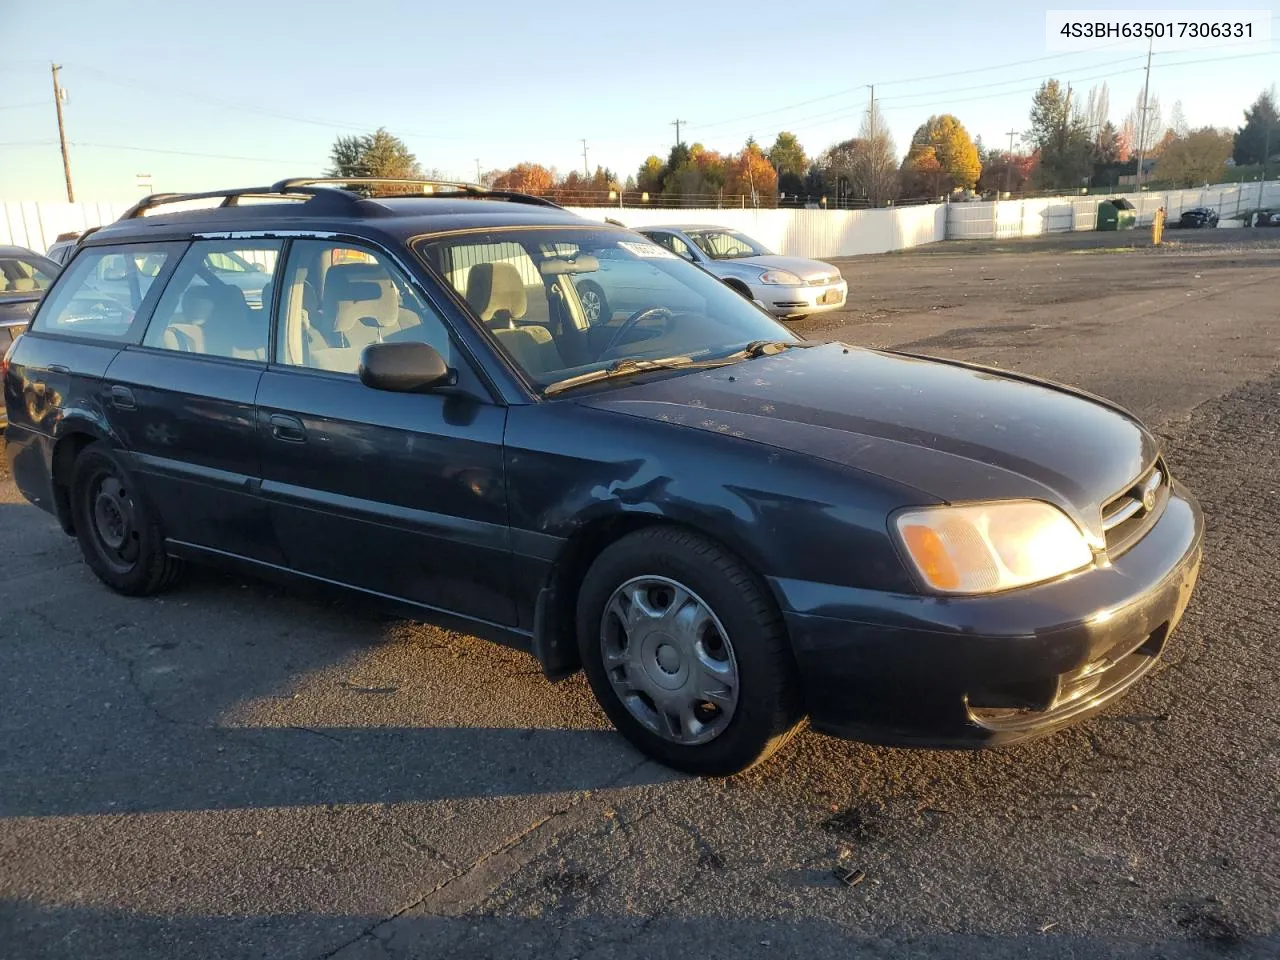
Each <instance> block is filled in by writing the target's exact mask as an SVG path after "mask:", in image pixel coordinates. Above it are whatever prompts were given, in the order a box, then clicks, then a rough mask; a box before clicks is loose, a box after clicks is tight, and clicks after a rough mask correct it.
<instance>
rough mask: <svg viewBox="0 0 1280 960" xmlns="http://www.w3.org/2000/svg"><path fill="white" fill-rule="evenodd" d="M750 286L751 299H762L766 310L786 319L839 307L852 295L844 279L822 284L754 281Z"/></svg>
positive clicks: (838, 308)
mask: <svg viewBox="0 0 1280 960" xmlns="http://www.w3.org/2000/svg"><path fill="white" fill-rule="evenodd" d="M750 286H751V297H752V299H753V300H759V301H760V302H761V303H762V304H764V308H765V309H766V310H768V311H769V312H770V313H772V314H773V315H774V316H775V317H780V318H783V319H785V318H787V317H806V316H809V315H810V314H814V313H826V312H827V311H829V310H840V309H842V308H843V307H844V305H845V301H846V300H847V299H848V297H849V284H848V282H847V281H845V280H837V281H835V282H834V283H826V284H822V285H821V286H810V285H808V284H799V285H797V286H780V285H778V284H776V283H753V284H751V285H750Z"/></svg>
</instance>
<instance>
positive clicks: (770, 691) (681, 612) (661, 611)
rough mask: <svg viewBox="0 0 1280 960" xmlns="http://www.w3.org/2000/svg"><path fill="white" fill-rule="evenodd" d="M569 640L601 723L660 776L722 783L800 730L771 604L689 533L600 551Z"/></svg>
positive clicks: (796, 693) (673, 531) (660, 530)
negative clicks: (655, 765) (659, 769)
mask: <svg viewBox="0 0 1280 960" xmlns="http://www.w3.org/2000/svg"><path fill="white" fill-rule="evenodd" d="M646 591H651V592H646ZM664 593H665V594H666V595H667V597H669V598H670V599H667V600H666V601H665V602H664V599H663V594H664ZM633 596H634V597H637V598H638V601H637V602H633V601H632V600H631V599H630V598H631V597H633ZM650 598H652V599H650ZM637 611H638V612H637ZM698 631H701V632H700V633H699V632H698ZM577 633H578V646H579V651H580V653H581V655H582V663H583V667H584V669H585V672H586V674H587V679H588V681H589V682H590V684H591V689H592V691H593V692H594V693H595V696H596V699H597V700H598V701H599V703H600V705H601V707H602V708H603V709H604V711H605V713H606V714H608V716H609V719H610V720H612V721H613V724H614V726H615V727H617V729H618V731H619V732H620V733H621V734H622V735H623V736H625V737H626V738H627V739H628V740H630V741H631V742H632V743H633V744H634V745H635V746H636V747H638V748H639V749H640V750H641V751H642V752H644V753H645V754H647V755H649V756H650V757H653V758H654V759H655V760H658V761H659V762H661V763H664V764H666V765H667V766H669V767H674V768H675V769H677V770H682V771H684V772H686V773H692V774H697V775H699V776H728V775H730V774H734V773H737V772H739V771H741V770H745V769H747V768H748V767H751V766H754V765H755V764H758V763H760V762H762V761H764V760H765V759H767V758H768V757H769V756H771V755H772V754H774V753H775V752H777V751H778V750H779V749H780V748H781V747H782V746H783V745H784V744H786V743H787V741H789V740H790V739H791V737H792V736H793V735H794V734H795V732H796V730H798V729H799V725H800V721H801V720H802V719H803V708H802V705H801V697H800V685H799V679H798V677H797V672H796V666H795V661H794V659H793V657H792V653H791V645H790V642H789V640H788V637H787V633H786V628H785V626H784V624H783V620H782V615H781V614H780V613H779V611H778V608H777V605H776V604H775V603H774V601H773V597H772V596H771V595H770V594H769V592H768V589H767V588H766V587H765V585H764V584H763V583H761V581H760V580H759V578H758V577H756V576H755V574H754V573H752V572H751V571H750V570H749V569H748V568H747V567H746V565H745V564H743V563H742V561H740V560H739V559H738V558H737V557H735V556H734V555H733V554H731V553H730V552H729V551H728V550H726V549H725V548H724V547H722V546H721V545H719V544H717V543H714V542H712V541H710V540H707V539H706V538H704V537H701V536H699V535H697V534H695V533H692V532H689V531H685V530H680V529H677V528H674V527H650V528H648V529H645V530H640V531H638V532H636V533H633V534H630V535H628V536H626V537H624V538H622V539H621V540H619V541H618V542H616V543H614V544H613V545H611V546H609V547H608V548H606V549H605V550H604V552H603V553H601V554H600V556H599V557H598V558H597V559H596V561H595V563H594V564H592V566H591V569H590V570H589V571H588V572H587V575H586V577H585V578H584V580H583V582H582V588H581V590H580V592H579V594H578V610H577ZM655 683H656V685H655ZM704 693H706V694H707V696H703V694H704ZM667 697H670V699H666V698H667ZM664 717H665V719H664Z"/></svg>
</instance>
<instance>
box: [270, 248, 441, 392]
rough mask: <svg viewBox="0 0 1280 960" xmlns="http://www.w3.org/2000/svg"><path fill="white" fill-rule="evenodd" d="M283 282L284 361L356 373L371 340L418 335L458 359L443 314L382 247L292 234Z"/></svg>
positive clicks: (280, 344) (279, 348) (279, 352)
mask: <svg viewBox="0 0 1280 960" xmlns="http://www.w3.org/2000/svg"><path fill="white" fill-rule="evenodd" d="M280 282H281V284H282V285H283V290H282V294H281V297H280V318H279V323H278V324H277V342H276V359H277V361H278V362H279V363H283V364H286V365H288V366H292V367H309V368H311V369H313V370H327V371H330V372H332V373H346V374H352V375H354V374H355V373H356V372H357V371H358V370H359V368H360V355H361V353H363V352H364V348H365V347H366V346H368V345H369V344H371V343H389V342H395V341H399V340H416V341H419V342H422V343H429V344H431V346H433V347H435V348H436V350H437V351H439V353H440V355H441V356H442V357H444V361H445V363H446V364H448V365H449V366H454V365H455V364H454V359H453V353H452V350H451V348H450V342H449V333H448V328H447V327H446V326H445V324H444V321H442V320H441V319H440V317H439V316H437V314H436V312H435V310H434V309H432V308H431V307H430V306H429V305H428V304H427V303H426V302H425V301H424V300H423V299H422V298H421V297H420V296H419V295H418V293H417V291H416V290H415V289H414V287H413V285H412V284H411V283H410V282H409V280H408V279H407V278H406V277H405V275H404V273H402V272H401V271H400V269H399V268H398V267H397V266H396V265H395V264H394V263H391V262H390V261H389V260H388V259H387V258H386V257H384V256H383V255H382V254H379V253H375V252H374V251H372V250H369V249H365V248H356V247H352V246H350V245H349V244H337V243H330V242H327V241H323V240H295V241H294V243H293V245H292V246H291V247H290V250H289V260H288V263H287V264H286V265H285V269H284V272H283V273H282V274H281V280H280Z"/></svg>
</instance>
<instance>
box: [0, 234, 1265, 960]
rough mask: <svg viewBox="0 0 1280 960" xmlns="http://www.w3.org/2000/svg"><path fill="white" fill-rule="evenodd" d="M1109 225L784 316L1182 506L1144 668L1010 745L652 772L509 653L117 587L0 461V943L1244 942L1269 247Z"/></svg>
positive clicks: (343, 608)
mask: <svg viewBox="0 0 1280 960" xmlns="http://www.w3.org/2000/svg"><path fill="white" fill-rule="evenodd" d="M1116 237H1119V238H1120V239H1118V240H1117V239H1116ZM1131 242H1132V241H1131V240H1130V239H1129V236H1128V235H1112V236H1111V237H1110V238H1101V239H1099V238H1098V237H1097V236H1096V235H1095V236H1091V237H1086V238H1065V239H1054V240H1045V241H1030V242H1008V243H1003V242H1000V243H995V244H986V245H982V244H963V245H961V244H946V245H939V246H936V247H931V248H927V249H923V250H919V251H915V252H912V253H907V254H896V255H887V256H882V257H870V258H861V259H858V260H848V261H841V262H840V266H841V268H842V270H843V271H844V273H845V276H846V277H847V278H848V280H849V282H850V287H851V304H852V307H851V308H850V309H849V310H846V311H844V312H842V313H839V314H829V315H826V316H824V317H815V318H810V319H809V320H805V321H802V322H801V323H800V324H798V329H800V330H801V331H802V332H803V333H805V334H806V335H808V336H811V337H837V338H842V339H845V340H848V341H849V342H853V343H859V344H867V345H874V346H893V347H896V348H899V349H904V350H910V351H915V352H921V353H936V354H943V355H948V356H957V357H961V358H964V359H968V360H975V361H980V362H985V363H992V364H997V365H999V366H1002V367H1006V368H1016V369H1018V370H1023V371H1027V372H1032V373H1036V374H1040V375H1044V376H1048V377H1052V378H1055V379H1060V380H1064V381H1067V382H1070V383H1073V384H1076V385H1079V386H1082V387H1084V388H1086V389H1089V390H1092V391H1094V392H1097V393H1101V394H1104V395H1107V396H1110V397H1113V398H1115V399H1117V400H1119V401H1120V402H1122V403H1124V404H1126V405H1128V406H1130V407H1131V408H1133V409H1135V410H1136V411H1137V412H1138V413H1140V414H1141V415H1142V416H1143V417H1144V418H1145V419H1146V420H1147V421H1148V423H1150V424H1151V425H1152V426H1153V427H1155V428H1156V430H1157V432H1158V433H1160V435H1161V436H1162V437H1163V438H1164V440H1165V441H1166V443H1167V449H1168V459H1169V461H1170V464H1171V466H1172V468H1173V470H1174V471H1175V473H1176V474H1177V475H1178V476H1179V477H1180V478H1181V479H1183V480H1184V481H1185V482H1186V483H1187V484H1188V485H1189V486H1190V487H1191V488H1192V489H1193V490H1194V491H1195V492H1196V494H1197V495H1198V496H1199V497H1200V498H1201V501H1202V503H1203V506H1204V508H1205V513H1206V516H1207V520H1208V540H1207V546H1206V551H1207V552H1206V559H1205V565H1204V568H1203V572H1202V575H1201V581H1200V587H1199V589H1198V591H1197V594H1196V596H1195V599H1194V600H1193V602H1192V604H1191V606H1190V608H1189V609H1188V612H1187V614H1186V617H1185V619H1184V621H1183V624H1182V626H1181V627H1180V629H1179V631H1178V632H1177V633H1176V634H1175V635H1174V637H1173V639H1172V641H1171V643H1170V647H1169V649H1168V652H1167V654H1166V658H1165V660H1164V662H1163V664H1162V665H1161V666H1160V667H1158V668H1157V670H1156V671H1155V672H1154V673H1153V674H1151V675H1150V676H1148V677H1147V678H1146V679H1145V680H1144V681H1143V682H1142V683H1140V684H1139V685H1137V686H1136V687H1135V688H1134V689H1133V691H1131V692H1130V694H1129V695H1128V697H1127V698H1125V699H1124V700H1123V701H1121V702H1120V703H1118V704H1116V705H1114V706H1113V707H1112V708H1111V709H1109V710H1108V711H1107V712H1106V713H1105V714H1103V715H1102V716H1100V717H1098V718H1096V719H1095V720H1093V721H1092V722H1090V723H1088V724H1086V725H1085V726H1082V727H1078V728H1075V729H1072V730H1068V731H1066V732H1064V733H1060V734H1058V735H1055V736H1053V737H1050V738H1047V739H1044V740H1040V741H1036V742H1034V743H1031V744H1028V745H1024V746H1019V747H1013V748H1007V749H1004V750H999V751H990V752H982V753H967V752H922V751H907V750H892V749H883V748H877V747H870V746H864V745H860V744H855V743H847V742H842V741H837V740H832V739H828V738H825V737H822V736H819V735H817V734H813V733H809V732H806V733H804V734H802V735H801V736H800V737H798V738H797V740H796V741H795V742H794V743H793V744H792V745H791V746H790V747H789V748H788V749H787V750H786V751H784V752H783V753H782V754H781V755H780V756H779V757H778V758H776V759H775V760H774V761H772V762H770V763H769V764H767V765H765V766H764V767H762V768H760V769H757V770H754V771H751V772H750V773H748V774H745V775H742V776H740V777H736V778H733V779H730V780H723V781H698V780H692V779H688V778H684V777H680V776H676V775H673V774H671V773H670V772H668V771H666V770H664V769H663V768H661V767H658V766H656V765H654V764H653V763H651V762H646V761H644V760H643V759H642V758H641V757H640V755H639V754H637V753H635V752H634V751H632V750H631V749H630V748H629V747H628V746H627V745H626V744H625V743H624V742H623V741H622V740H621V739H620V738H619V737H617V736H615V735H614V734H613V733H612V732H610V731H609V730H608V728H607V726H606V724H605V722H604V718H603V716H602V714H601V713H600V712H599V710H598V709H597V708H596V707H595V705H594V702H593V701H592V699H591V697H590V694H589V692H588V690H587V687H586V684H585V683H584V682H583V680H582V678H581V677H580V676H579V677H575V678H572V679H570V680H568V681H566V682H564V683H561V684H557V685H550V684H547V683H546V682H545V681H544V680H543V679H542V678H541V675H540V673H539V672H538V670H537V668H536V666H535V664H534V662H533V661H532V660H531V659H530V658H528V657H526V656H524V655H523V654H520V653H518V652H514V651H511V650H507V649H505V648H501V647H496V646H491V645H488V644H485V643H484V642H482V641H479V640H476V639H473V638H470V637H467V636H463V635H460V634H456V633H449V632H444V631H440V630H437V629H434V628H432V627H429V626H426V625H423V624H418V623H411V622H406V621H401V620H395V619H390V618H388V617H385V616H383V615H381V614H380V613H379V612H378V611H376V610H372V609H369V608H367V607H365V606H363V605H360V604H351V603H349V602H345V601H342V600H339V599H338V598H336V597H329V596H325V595H322V594H317V593H314V592H308V593H302V592H297V591H290V590H283V589H280V588H276V587H272V586H266V585H262V584H259V583H252V582H244V581H240V580H236V579H233V578H228V577H225V576H222V575H219V574H213V573H200V574H197V575H196V576H194V577H192V578H191V579H190V581H189V582H188V583H187V585H186V586H185V587H183V588H181V589H180V590H178V591H176V592H174V593H171V594H168V595H166V596H165V597H163V598H161V599H152V600H129V599H125V598H122V597H118V596H115V595H113V594H111V593H109V592H108V591H107V590H106V589H105V588H103V587H101V586H100V585H99V584H98V583H97V581H96V580H95V579H94V578H93V577H92V575H91V574H90V573H89V572H88V570H87V568H86V567H85V566H84V565H83V564H82V563H81V562H80V560H79V554H78V551H77V549H76V546H75V544H74V542H72V541H71V540H69V539H67V538H66V537H64V536H62V535H61V533H59V532H58V531H57V530H56V528H55V525H54V523H53V521H52V519H51V518H49V517H47V516H46V515H44V514H42V513H40V512H38V511H36V510H35V509H34V508H31V507H29V506H27V505H26V504H25V503H23V502H22V500H21V498H20V496H19V495H18V494H17V492H16V491H15V489H14V488H13V486H12V484H11V483H9V481H8V479H7V477H4V476H0V558H2V559H0V955H3V956H5V957H9V958H14V960H18V958H35V957H41V958H45V957H48V958H53V957H57V958H63V957H67V958H81V960H83V958H99V957H111V958H129V960H142V958H162V957H163V958H168V957H175V956H181V957H183V958H184V960H197V958H206V957H207V958H218V960H232V958H250V957H254V958H256V957H271V958H300V960H321V958H335V960H370V958H407V957H453V956H457V957H495V958H498V957H501V958H504V960H505V958H524V957H529V958H533V957H538V958H563V960H569V958H575V957H576V958H588V957H595V958H614V957H618V958H621V957H632V956H644V957H648V956H659V955H673V954H674V953H675V952H676V951H677V950H678V951H680V952H682V953H685V954H688V955H691V956H705V957H722V956H734V957H782V956H803V957H828V956H830V957H837V956H838V957H851V956H854V955H857V956H860V957H862V956H866V957H885V958H889V957H892V958H905V957H911V958H916V957H920V958H924V957H938V958H957V957H960V958H963V957H974V958H977V957H982V958H1006V957H1007V958H1012V957H1036V958H1041V957H1047V958H1069V957H1070V958H1093V957H1109V956H1115V957H1125V958H1138V957H1142V958H1155V957H1162V958H1166V960H1175V958H1192V957H1196V958H1198V957H1206V958H1208V957H1215V958H1216V957H1242V958H1255V957H1256V958H1263V957H1270V958H1274V957H1276V956H1277V955H1280V790H1278V789H1277V784H1280V706H1277V704H1278V703H1280V670H1277V667H1276V663H1277V636H1278V635H1280V578H1278V577H1277V574H1276V570H1277V569H1278V568H1280V496H1278V494H1277V490H1278V489H1280V488H1278V484H1280V237H1278V238H1277V239H1276V240H1271V239H1269V238H1267V237H1266V235H1263V236H1261V237H1260V236H1257V235H1256V234H1254V233H1253V232H1252V231H1243V230H1234V231H1231V230H1219V231H1206V232H1204V233H1203V234H1199V233H1198V234H1196V235H1193V236H1183V235H1179V236H1177V237H1176V238H1174V243H1173V244H1171V245H1170V246H1169V247H1167V248H1165V249H1162V250H1152V249H1145V248H1143V247H1141V246H1138V247H1137V248H1135V249H1127V247H1128V245H1129V244H1130V243H1131ZM1137 242H1138V243H1139V244H1140V243H1141V238H1138V241H1137ZM841 866H844V867H848V868H851V869H859V870H861V871H863V873H864V874H865V880H864V881H863V882H862V883H861V884H859V885H857V886H854V887H846V886H843V885H842V884H840V883H839V882H838V881H837V880H836V879H835V878H834V877H833V875H832V871H833V869H835V868H836V867H841Z"/></svg>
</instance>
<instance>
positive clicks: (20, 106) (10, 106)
mask: <svg viewBox="0 0 1280 960" xmlns="http://www.w3.org/2000/svg"><path fill="white" fill-rule="evenodd" d="M43 106H47V104H46V103H45V101H43V100H38V101H36V102H35V103H5V104H0V110H29V109H31V108H32V107H43Z"/></svg>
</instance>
